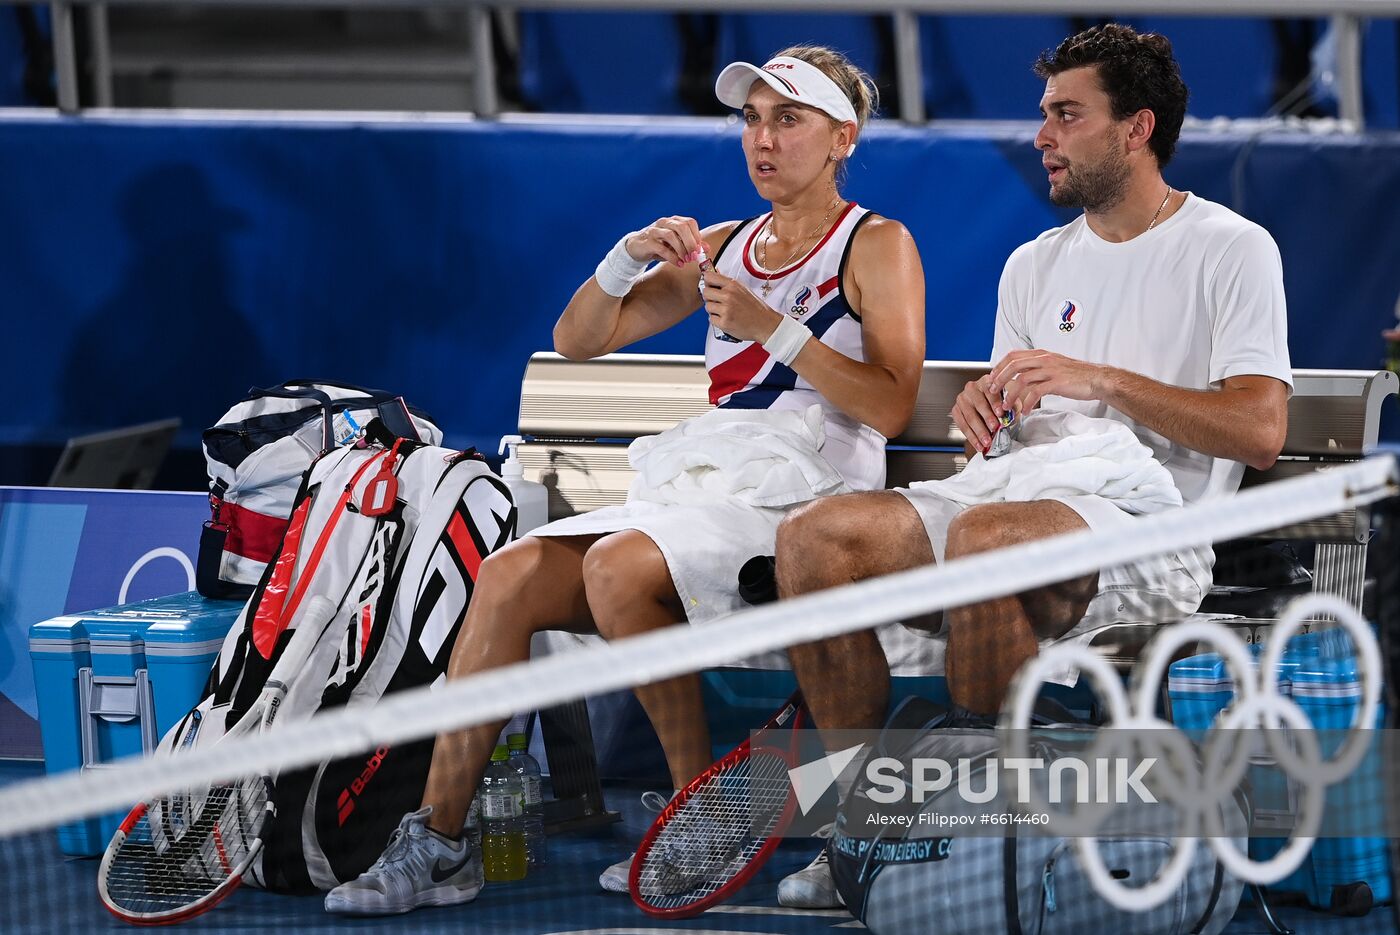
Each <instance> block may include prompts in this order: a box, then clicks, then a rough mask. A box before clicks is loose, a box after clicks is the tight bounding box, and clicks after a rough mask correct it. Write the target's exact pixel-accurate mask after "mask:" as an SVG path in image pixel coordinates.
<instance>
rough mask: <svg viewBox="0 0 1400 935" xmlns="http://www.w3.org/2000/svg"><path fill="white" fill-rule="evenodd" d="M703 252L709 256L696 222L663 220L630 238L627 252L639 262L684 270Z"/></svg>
mask: <svg viewBox="0 0 1400 935" xmlns="http://www.w3.org/2000/svg"><path fill="white" fill-rule="evenodd" d="M701 250H704V251H705V252H706V253H709V249H708V247H707V246H706V244H705V240H704V238H702V237H701V236H700V225H699V224H697V223H695V218H683V217H670V218H660V219H659V220H657V222H656V223H655V224H652V225H651V226H649V227H644V228H642V229H641V230H639V231H637V232H636V233H635V234H633V235H632V236H631V237H628V238H627V252H628V254H630V255H631V257H632V259H634V260H637V261H638V262H650V261H651V260H660V261H661V262H662V263H670V264H671V265H672V266H675V267H682V266H685V264H687V263H690V262H692V261H693V260H694V259H695V258H696V256H698V255H699V252H700V251H701Z"/></svg>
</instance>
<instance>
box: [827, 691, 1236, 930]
mask: <svg viewBox="0 0 1400 935" xmlns="http://www.w3.org/2000/svg"><path fill="white" fill-rule="evenodd" d="M948 723H949V722H948V720H947V712H946V711H945V709H943V708H942V707H941V706H939V705H936V704H934V703H933V702H930V701H926V700H925V699H922V698H910V699H906V701H905V702H904V703H902V704H901V705H900V707H899V708H897V709H896V710H895V712H894V713H893V714H892V715H891V717H890V720H889V722H888V723H887V724H886V726H885V729H884V731H883V732H882V735H881V739H880V741H879V743H877V744H876V745H875V748H874V749H873V750H872V751H871V752H870V753H869V754H868V756H867V758H866V760H865V762H864V763H863V764H862V766H861V769H860V771H859V772H858V774H857V780H856V782H855V784H854V785H853V786H852V787H851V790H850V792H849V793H848V794H847V796H846V798H845V799H844V800H843V801H842V802H841V807H840V809H839V811H838V813H837V819H836V825H835V827H834V829H833V832H832V836H831V838H830V840H829V841H828V844H827V853H828V855H829V857H830V860H831V870H832V877H833V879H834V880H835V882H836V886H837V889H838V891H839V892H840V893H841V896H842V898H843V899H844V900H845V902H846V906H847V908H848V909H850V910H851V912H852V913H853V914H854V915H855V917H856V918H857V919H859V920H861V921H862V922H863V923H865V926H866V928H868V929H870V931H871V932H874V933H876V935H906V933H908V935H913V933H925V932H930V931H936V932H938V933H940V935H1052V933H1067V935H1097V933H1109V932H1115V933H1116V932H1132V933H1134V935H1187V933H1201V935H1215V933H1218V932H1220V931H1221V930H1222V929H1224V928H1225V926H1226V925H1228V924H1229V922H1230V920H1231V918H1232V917H1233V916H1234V914H1235V910H1236V908H1237V907H1238V905H1239V902H1240V896H1241V893H1242V891H1243V884H1242V883H1241V882H1240V881H1239V880H1238V879H1236V878H1235V877H1233V876H1231V875H1230V874H1229V873H1227V872H1226V871H1225V869H1224V867H1223V866H1222V865H1221V864H1220V863H1219V862H1218V861H1217V860H1216V858H1215V854H1214V852H1213V851H1212V850H1211V849H1210V848H1209V847H1208V846H1206V844H1205V842H1203V841H1200V842H1197V845H1198V846H1197V847H1196V849H1195V854H1194V858H1193V859H1192V861H1191V863H1190V867H1189V870H1188V872H1187V874H1186V876H1185V877H1184V878H1183V881H1182V883H1181V885H1180V886H1179V887H1178V888H1177V890H1176V891H1175V892H1174V893H1172V895H1171V896H1170V897H1169V898H1168V899H1166V900H1165V901H1164V902H1162V903H1160V904H1159V905H1158V906H1156V907H1155V908H1153V909H1149V910H1147V911H1145V912H1126V911H1123V910H1120V909H1117V908H1116V907H1114V906H1113V905H1112V904H1111V903H1109V902H1107V901H1106V900H1104V899H1103V898H1102V897H1101V896H1099V894H1098V892H1097V891H1096V890H1095V889H1094V887H1093V886H1092V884H1091V883H1090V881H1089V878H1088V876H1087V875H1086V874H1085V873H1084V871H1083V869H1082V868H1081V867H1080V865H1079V858H1078V855H1077V854H1076V852H1075V850H1074V844H1073V842H1072V841H1071V840H1069V839H1066V838H1064V837H1057V836H1054V835H1051V834H1048V833H1047V834H1036V833H1034V831H1033V830H1031V829H1029V827H1028V826H1027V828H1026V829H1025V830H1017V831H1016V833H1010V834H1005V835H1004V836H1003V835H997V834H996V833H995V832H993V833H991V834H989V833H987V828H989V827H992V826H993V825H994V824H999V822H1000V821H1001V820H1002V819H1001V817H1000V816H1006V815H1016V814H1018V812H1017V808H1016V806H1015V805H1014V804H1013V802H1012V798H1013V793H1014V784H1013V783H1011V782H1003V783H1000V784H999V785H998V787H997V794H996V796H995V797H994V798H992V799H991V800H990V801H988V802H986V803H983V804H972V803H970V802H969V801H968V800H967V799H968V798H969V797H964V796H962V795H959V794H958V793H957V789H958V783H957V782H956V781H954V782H953V783H951V784H950V785H949V786H948V787H947V788H945V789H943V790H942V791H940V792H935V793H933V794H931V795H929V796H927V797H926V798H925V799H924V801H923V802H922V803H921V804H915V803H914V802H912V801H911V800H912V798H913V797H912V796H910V795H906V796H903V797H901V798H900V801H898V802H897V803H894V804H880V803H879V802H877V801H876V799H874V798H872V796H871V793H872V791H878V792H879V794H880V797H881V798H889V797H890V795H889V794H888V793H889V790H890V789H891V788H892V787H891V786H890V785H888V784H886V783H885V782H884V781H883V780H882V781H880V782H879V783H878V789H877V782H876V781H872V779H871V776H870V773H869V771H868V767H869V766H870V764H871V761H872V760H874V759H875V758H876V757H891V758H892V759H893V760H897V761H899V762H900V763H901V764H903V772H904V775H905V776H906V777H907V776H909V775H910V774H911V766H912V763H911V761H912V760H914V759H916V758H936V759H938V760H942V761H943V762H945V763H948V764H959V763H961V762H963V761H966V764H967V766H966V767H965V769H966V770H967V771H968V779H969V780H970V781H969V783H968V785H969V788H970V789H971V790H974V791H975V792H985V790H986V788H987V776H986V773H987V771H988V767H987V764H988V761H989V760H990V759H991V758H994V757H997V756H998V741H997V737H996V731H995V729H994V728H991V727H957V728H955V729H946V727H945V725H946V724H948ZM955 723H956V722H955ZM1045 723H1046V722H1045V721H1043V720H1042V721H1041V722H1040V723H1038V724H1036V725H1035V726H1037V727H1041V726H1042V725H1044V724H1045ZM916 731H917V732H918V733H917V734H915V733H912V732H916ZM914 736H917V737H918V739H917V740H913V741H912V742H911V741H910V738H911V737H914ZM1060 736H1061V737H1063V738H1064V740H1063V742H1061V741H1060V740H1058V739H1056V735H1055V733H1054V732H1053V729H1051V730H1049V731H1045V730H1037V731H1036V732H1035V736H1034V737H1033V738H1032V739H1031V740H1030V745H1031V746H1030V749H1031V756H1032V757H1033V758H1039V759H1041V760H1042V761H1043V762H1045V763H1047V764H1048V763H1051V762H1053V761H1054V760H1055V759H1056V758H1057V757H1058V756H1061V755H1074V754H1075V753H1076V752H1082V750H1083V748H1084V747H1085V746H1086V745H1087V744H1086V742H1085V739H1084V738H1085V736H1086V735H1085V733H1084V730H1083V729H1082V727H1081V728H1080V729H1077V730H1076V729H1069V730H1064V731H1062V732H1061V733H1060ZM896 772H897V771H893V770H890V769H889V768H888V767H886V768H885V775H894V774H895V773H896ZM953 772H954V776H955V777H960V776H961V775H962V773H963V772H964V769H963V768H960V767H954V771H953ZM979 773H980V774H981V775H979ZM1047 773H1048V770H1042V771H1040V772H1039V773H1029V774H1028V775H1031V776H1038V777H1040V778H1039V781H1040V782H1041V795H1042V796H1046V795H1047V788H1046V787H1047V785H1048V784H1046V783H1045V781H1044V777H1045V775H1046V774H1047ZM1032 781H1036V780H1034V779H1033V780H1032ZM1008 787H1011V788H1008ZM1129 803H1130V804H1121V805H1113V806H1112V811H1110V812H1109V813H1108V814H1109V816H1110V817H1109V824H1107V825H1106V826H1105V829H1104V831H1103V832H1101V833H1102V837H1100V839H1099V841H1098V846H1099V848H1100V853H1101V854H1102V856H1103V859H1104V863H1105V865H1106V866H1107V868H1108V871H1109V874H1110V876H1112V877H1113V878H1114V879H1115V880H1117V881H1118V882H1119V883H1120V884H1121V885H1123V886H1126V887H1139V886H1142V885H1144V884H1145V883H1148V882H1149V881H1151V880H1152V878H1153V877H1154V876H1155V875H1156V873H1157V871H1158V869H1159V868H1160V867H1163V866H1165V864H1166V862H1167V860H1168V858H1169V857H1170V856H1171V854H1172V847H1173V844H1172V840H1171V839H1172V832H1173V830H1174V829H1175V828H1177V827H1178V823H1177V822H1176V816H1175V815H1174V814H1173V811H1172V808H1171V806H1170V805H1167V804H1165V803H1161V802H1158V803H1155V804H1149V803H1145V802H1142V801H1140V800H1136V799H1135V798H1134V797H1131V796H1130V797H1129ZM1244 808H1245V805H1244V803H1243V801H1242V796H1237V797H1234V798H1231V799H1229V801H1228V803H1227V805H1225V806H1223V807H1222V813H1223V814H1224V821H1225V828H1226V829H1227V832H1228V833H1229V834H1230V836H1231V837H1232V838H1234V840H1235V845H1236V846H1237V847H1238V848H1239V849H1240V852H1241V853H1244V851H1245V843H1246V842H1245V835H1246V819H1245V811H1244ZM895 814H901V815H903V816H905V817H904V819H903V820H902V821H892V820H891V817H890V816H892V815H895ZM984 814H985V815H988V816H991V818H990V819H989V820H988V821H987V822H986V824H985V825H982V824H980V822H981V819H982V816H983V815H984ZM940 815H941V816H944V818H945V823H940V822H939V821H938V816H940ZM951 816H962V817H961V820H965V821H970V822H972V823H974V824H977V825H978V827H980V828H982V831H981V832H980V833H979V834H967V833H966V832H964V833H962V834H959V833H958V831H957V830H953V829H952V828H950V825H949V824H948V823H946V822H947V821H953V820H959V819H955V818H952V817H951ZM887 822H888V823H887ZM1115 825H1116V827H1117V828H1118V829H1119V830H1118V832H1117V833H1115V831H1114V826H1115ZM1006 827H1016V826H1015V825H1014V824H1013V825H1008V826H1006Z"/></svg>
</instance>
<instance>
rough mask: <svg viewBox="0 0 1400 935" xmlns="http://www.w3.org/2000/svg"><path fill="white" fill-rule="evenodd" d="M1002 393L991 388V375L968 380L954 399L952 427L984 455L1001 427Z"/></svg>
mask: <svg viewBox="0 0 1400 935" xmlns="http://www.w3.org/2000/svg"><path fill="white" fill-rule="evenodd" d="M1002 408H1003V407H1002V403H1001V394H1000V393H999V392H997V391H996V390H994V389H993V388H992V375H991V374H985V375H983V376H981V377H978V378H977V379H976V380H971V381H969V382H968V384H967V385H966V386H964V387H963V390H962V392H961V393H959V394H958V398H957V399H955V400H953V412H952V416H953V424H954V425H956V426H957V427H958V428H959V429H961V430H962V433H963V437H964V438H966V439H967V440H968V443H969V444H971V445H972V447H974V448H976V449H977V450H978V451H982V452H985V451H986V450H987V447H988V446H989V445H991V443H992V436H993V435H995V434H996V433H997V429H999V428H1001V413H1002Z"/></svg>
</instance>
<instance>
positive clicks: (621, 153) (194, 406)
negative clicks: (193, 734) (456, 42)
mask: <svg viewBox="0 0 1400 935" xmlns="http://www.w3.org/2000/svg"><path fill="white" fill-rule="evenodd" d="M11 113H12V114H13V112H11ZM738 134H739V130H738V127H737V126H729V125H726V124H725V123H723V122H722V121H718V120H716V121H700V120H697V121H694V122H683V123H679V124H671V123H660V124H659V123H656V122H652V123H641V122H635V121H634V122H632V123H618V124H615V125H610V126H604V127H598V126H594V125H589V126H582V125H568V124H553V125H545V124H536V123H528V124H493V123H485V122H444V121H431V122H412V123H389V122H383V123H348V122H318V123H297V124H288V123H280V124H279V123H276V122H257V123H249V122H238V121H216V120H209V119H206V120H203V121H183V122H181V121H174V120H167V121H165V122H150V121H143V120H138V119H131V118H128V119H123V120H105V119H91V120H85V121H79V120H62V119H50V118H30V119H25V118H21V117H18V116H14V117H12V118H11V119H9V120H3V121H0V173H3V175H4V177H5V178H7V179H9V180H10V184H9V185H7V186H6V188H5V192H4V195H3V196H2V197H0V256H3V257H4V258H5V259H4V262H0V297H3V299H0V301H3V308H4V313H3V317H4V321H5V325H6V327H5V334H6V338H7V342H8V353H7V354H6V362H7V365H6V366H5V367H4V368H0V396H3V398H4V399H5V400H6V401H7V405H6V406H5V407H4V415H3V416H0V441H9V442H37V441H53V440H56V439H61V438H63V437H66V436H68V435H70V434H73V433H76V432H78V431H80V430H84V429H90V428H94V427H103V426H112V425H120V424H124V423H130V422H136V421H141V420H145V419H150V418H156V417H161V416H165V415H169V414H176V415H180V416H182V417H183V418H184V419H185V422H186V426H187V431H186V433H185V435H184V441H185V442H186V443H192V441H193V439H194V437H195V433H197V431H198V429H199V428H201V427H203V426H205V425H208V424H210V423H211V422H212V421H213V420H214V419H215V418H216V417H217V416H218V415H219V414H220V413H222V411H223V410H224V409H225V408H226V407H227V406H228V404H229V403H231V402H232V401H233V400H235V399H237V398H238V397H239V396H240V395H241V394H242V392H243V391H244V390H245V389H246V388H247V387H248V386H249V385H250V384H258V383H261V384H266V383H270V382H275V381H279V380H283V379H288V378H292V377H306V376H322V375H324V376H330V377H335V378H338V379H342V380H350V381H355V382H360V383H365V384H368V385H371V386H380V387H386V388H391V389H394V390H396V391H399V392H402V393H404V394H406V395H407V396H408V397H409V399H410V400H411V401H413V402H415V403H417V404H418V405H420V406H423V407H424V408H426V409H428V410H429V411H431V412H432V413H434V414H435V415H436V416H437V417H438V419H439V420H440V421H441V423H442V424H443V425H444V426H445V427H446V428H447V430H448V438H449V440H450V441H451V442H453V443H454V444H467V443H472V444H477V445H479V446H485V445H493V444H494V440H495V438H496V437H498V436H499V435H500V434H502V433H504V432H506V431H509V430H510V429H512V428H513V426H514V424H515V417H516V408H517V406H518V385H519V381H520V375H521V372H522V369H523V367H524V365H525V361H526V358H527V357H528V355H529V354H530V352H531V351H534V350H537V349H541V348H547V347H548V346H549V342H550V330H551V327H552V325H553V323H554V320H555V317H556V316H557V314H558V312H559V310H560V309H561V308H562V307H563V305H564V304H565V302H567V300H568V298H569V296H570V294H571V293H572V291H573V290H574V288H576V286H577V285H578V283H579V282H580V281H582V280H583V279H584V278H585V277H586V276H588V275H589V274H590V273H591V272H592V270H593V267H594V265H595V264H596V262H597V260H598V258H599V256H601V255H602V253H603V252H604V251H605V250H606V249H607V247H608V246H609V245H611V244H612V243H613V241H614V240H615V239H616V238H617V237H618V236H619V235H620V234H621V233H623V232H624V231H627V230H631V229H633V228H635V227H638V226H640V225H643V224H645V223H647V222H648V221H650V220H652V219H654V218H656V217H657V216H659V215H663V214H690V215H694V216H695V217H697V218H699V219H701V221H702V222H703V223H709V222H713V221H718V220H722V219H725V218H736V217H747V216H749V215H753V214H756V213H758V212H760V211H761V210H763V208H764V205H763V204H762V203H760V202H759V201H758V199H757V198H756V197H755V195H754V193H753V191H752V189H751V187H750V186H749V184H748V181H747V178H746V176H745V172H744V166H743V161H742V157H741V155H740V150H739V143H738ZM1168 178H1169V180H1170V181H1171V182H1172V184H1174V185H1175V186H1177V187H1178V188H1186V189H1191V190H1193V191H1195V192H1197V193H1199V194H1201V195H1203V196H1205V197H1208V198H1211V199H1215V200H1217V201H1222V202H1225V203H1227V204H1231V205H1234V206H1235V207H1236V208H1237V209H1238V210H1241V211H1242V212H1243V213H1244V214H1245V215H1247V216H1248V217H1251V218H1253V219H1254V220H1256V221H1258V222H1260V223H1261V224H1263V225H1264V226H1265V227H1267V228H1268V229H1269V230H1270V231H1272V232H1273V235H1274V237H1275V238H1276V239H1277V240H1278V242H1279V246H1280V247H1281V249H1282V252H1283V258H1284V266H1285V273H1286V281H1287V288H1288V298H1289V306H1290V318H1291V329H1292V334H1291V340H1290V344H1291V347H1292V352H1293V359H1294V363H1295V365H1297V366H1313V367H1371V366H1377V365H1379V364H1380V363H1381V361H1382V358H1383V348H1382V345H1381V341H1380V338H1379V336H1378V333H1379V331H1380V330H1381V328H1382V327H1384V326H1386V325H1388V324H1389V323H1390V322H1392V321H1393V317H1392V309H1393V308H1394V304H1395V299H1396V295H1397V293H1400V135H1397V134H1393V133H1392V134H1389V135H1373V136H1369V137H1366V138H1362V139H1346V138H1323V137H1312V136H1308V135H1302V134H1300V135H1292V136H1264V137H1260V138H1257V139H1250V138H1246V137H1242V136H1209V137H1206V136H1193V137H1190V138H1188V139H1187V140H1185V141H1184V143H1183V145H1182V147H1181V150H1180V155H1179V156H1178V160H1177V162H1176V163H1174V164H1173V165H1172V166H1171V167H1170V168H1169V171H1168ZM1045 188H1046V185H1045V181H1044V175H1043V173H1042V171H1041V169H1040V166H1039V160H1038V157H1037V155H1036V153H1035V152H1034V151H1033V148H1032V146H1031V134H1030V132H1029V131H1027V130H1026V129H1007V130H1002V131H997V132H996V133H994V134H993V135H988V134H986V133H972V132H969V131H962V130H952V129H933V130H909V129H903V128H898V127H877V128H873V129H872V130H871V131H870V132H869V134H868V139H867V140H866V142H865V143H864V144H863V145H862V147H861V148H860V150H859V151H858V153H857V155H856V158H855V164H854V165H853V166H852V171H851V179H850V183H849V185H848V189H847V191H848V194H849V195H851V196H852V197H854V198H856V199H858V200H859V201H861V202H862V203H863V204H866V205H869V206H870V207H872V208H874V209H875V210H877V211H880V212H882V213H885V214H889V215H892V216H894V217H897V218H899V219H901V220H903V221H905V223H907V224H908V226H909V228H910V229H911V230H912V231H913V233H914V236H915V238H916V240H917V242H918V244H919V247H920V249H921V251H922V254H923V259H924V264H925V267H926V270H927V275H928V325H929V328H928V334H929V342H928V354H929V356H930V357H939V358H982V357H985V356H986V355H987V354H988V352H989V346H990V342H991V321H992V312H993V308H994V303H995V292H996V283H997V277H998V275H999V272H1000V269H1001V265H1002V263H1003V261H1004V260H1005V258H1006V256H1007V255H1008V254H1009V253H1010V252H1011V250H1012V249H1013V248H1015V247H1016V246H1017V245H1018V244H1020V243H1021V242H1023V241H1025V240H1027V239H1029V238H1031V237H1033V236H1035V235H1036V234H1037V233H1039V232H1040V231H1041V230H1043V229H1044V228H1046V227H1049V226H1052V225H1054V224H1057V223H1062V222H1063V221H1064V220H1065V219H1067V218H1068V217H1069V216H1070V215H1068V214H1067V213H1065V212H1063V211H1060V210H1058V209H1054V208H1052V207H1051V206H1050V205H1049V204H1048V203H1047V202H1046V200H1045ZM703 328H704V325H703V323H702V322H701V321H700V320H699V318H698V317H697V318H694V319H691V320H690V321H689V322H688V323H686V324H684V325H682V326H680V327H678V328H676V329H674V330H673V331H672V332H670V333H668V334H665V335H662V336H659V337H657V338H654V339H652V340H650V341H648V342H645V343H644V344H643V345H640V348H641V349H643V350H651V351H666V352H695V351H697V350H698V349H699V347H700V342H701V340H702V335H703Z"/></svg>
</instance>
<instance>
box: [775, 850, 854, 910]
mask: <svg viewBox="0 0 1400 935" xmlns="http://www.w3.org/2000/svg"><path fill="white" fill-rule="evenodd" d="M778 905H779V906H785V907H787V908H788V909H838V908H840V907H842V906H845V905H846V901H845V900H844V899H842V898H841V893H840V891H839V890H837V889H836V881H835V880H833V879H832V877H831V863H830V861H829V860H828V859H827V856H826V848H824V847H823V848H822V850H821V853H820V854H818V855H817V857H816V859H815V860H813V861H812V862H811V863H810V864H808V865H807V866H805V867H803V868H802V869H801V870H799V871H797V872H796V873H793V874H789V875H788V876H786V877H784V878H783V879H782V882H780V883H779V884H778Z"/></svg>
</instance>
